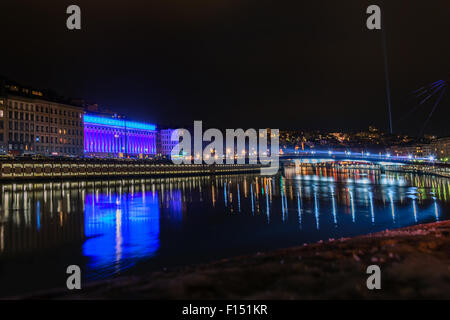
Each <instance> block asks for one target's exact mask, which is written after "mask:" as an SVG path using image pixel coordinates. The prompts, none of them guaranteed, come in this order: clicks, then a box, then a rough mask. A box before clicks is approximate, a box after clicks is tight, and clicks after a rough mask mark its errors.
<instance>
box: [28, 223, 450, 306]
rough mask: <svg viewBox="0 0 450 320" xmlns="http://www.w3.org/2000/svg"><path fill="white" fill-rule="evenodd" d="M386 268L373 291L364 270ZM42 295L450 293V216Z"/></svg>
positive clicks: (424, 296) (279, 296) (214, 296)
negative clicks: (75, 290) (438, 220)
mask: <svg viewBox="0 0 450 320" xmlns="http://www.w3.org/2000/svg"><path fill="white" fill-rule="evenodd" d="M372 264H376V265H379V266H380V268H381V287H382V288H381V290H374V291H371V290H368V289H367V287H366V280H367V277H368V275H367V274H366V268H367V266H369V265H372ZM26 298H37V299H47V298H50V299H54V298H56V299H59V298H62V299H118V298H119V299H328V298H337V299H406V298H413V299H442V298H446V299H449V298H450V221H446V222H437V223H431V224H425V225H417V226H413V227H408V228H402V229H397V230H391V231H384V232H379V233H375V234H371V235H365V236H359V237H355V238H344V239H330V240H329V241H327V242H319V243H315V244H310V245H304V246H301V247H295V248H289V249H283V250H278V251H274V252H269V253H258V254H254V255H250V256H243V257H235V258H231V259H224V260H220V261H217V262H213V263H209V264H203V265H196V266H186V267H180V268H174V269H170V270H163V271H159V272H154V273H150V274H148V275H145V276H139V277H122V278H118V279H115V280H110V281H102V282H98V283H93V284H91V285H88V286H85V287H84V288H83V289H82V291H78V292H75V293H70V292H67V290H55V291H52V292H47V293H40V294H35V295H32V296H28V297H26Z"/></svg>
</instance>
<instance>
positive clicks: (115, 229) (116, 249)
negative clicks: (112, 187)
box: [83, 192, 159, 279]
mask: <svg viewBox="0 0 450 320" xmlns="http://www.w3.org/2000/svg"><path fill="white" fill-rule="evenodd" d="M158 202H159V201H158V194H157V193H156V192H155V193H153V192H140V193H124V194H117V193H109V194H103V193H97V194H95V193H90V194H87V195H86V198H85V224H84V225H85V235H86V237H87V238H88V240H87V241H86V242H85V243H84V245H83V254H84V255H85V256H86V257H88V259H89V260H88V263H87V266H88V274H87V278H90V279H95V278H103V277H105V276H110V275H113V274H115V273H116V272H117V271H119V270H120V271H122V270H125V269H128V268H129V267H131V266H133V265H134V264H135V263H136V262H137V261H138V260H139V259H142V258H147V257H150V256H153V255H154V254H155V252H156V251H157V250H158V248H159V203H158ZM111 266H115V268H111Z"/></svg>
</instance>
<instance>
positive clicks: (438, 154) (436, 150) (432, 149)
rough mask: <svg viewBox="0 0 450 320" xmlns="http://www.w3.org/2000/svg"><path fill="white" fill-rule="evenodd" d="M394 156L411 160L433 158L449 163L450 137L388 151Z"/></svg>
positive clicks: (391, 148) (395, 147) (396, 147)
mask: <svg viewBox="0 0 450 320" xmlns="http://www.w3.org/2000/svg"><path fill="white" fill-rule="evenodd" d="M388 152H390V153H391V154H392V155H395V156H405V157H411V158H428V157H433V158H436V159H437V160H441V161H444V162H449V160H450V137H444V138H438V139H436V140H434V141H433V142H431V143H426V144H415V145H410V146H393V147H390V148H389V149H388Z"/></svg>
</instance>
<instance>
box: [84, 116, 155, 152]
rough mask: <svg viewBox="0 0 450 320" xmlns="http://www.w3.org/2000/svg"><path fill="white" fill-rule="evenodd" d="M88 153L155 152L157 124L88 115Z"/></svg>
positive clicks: (86, 146)
mask: <svg viewBox="0 0 450 320" xmlns="http://www.w3.org/2000/svg"><path fill="white" fill-rule="evenodd" d="M84 153H85V154H86V155H91V156H107V157H127V156H142V157H145V156H151V155H155V154H156V125H154V124H150V123H143V122H135V121H128V120H124V119H117V118H112V117H103V116H98V115H92V114H85V115H84Z"/></svg>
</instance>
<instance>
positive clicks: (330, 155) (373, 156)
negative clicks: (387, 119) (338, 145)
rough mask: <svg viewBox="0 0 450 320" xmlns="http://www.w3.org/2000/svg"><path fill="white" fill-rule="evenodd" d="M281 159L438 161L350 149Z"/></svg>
mask: <svg viewBox="0 0 450 320" xmlns="http://www.w3.org/2000/svg"><path fill="white" fill-rule="evenodd" d="M280 160H281V161H289V160H305V162H307V160H315V162H325V161H365V162H374V163H384V162H389V163H399V164H413V163H421V164H425V165H435V164H436V163H438V161H437V160H436V158H435V157H413V156H394V155H391V154H389V153H387V154H383V153H370V152H361V153H356V152H350V151H316V150H315V151H297V152H289V153H283V154H280Z"/></svg>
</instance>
